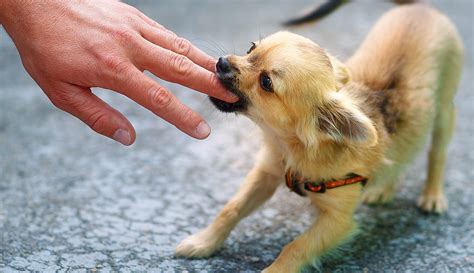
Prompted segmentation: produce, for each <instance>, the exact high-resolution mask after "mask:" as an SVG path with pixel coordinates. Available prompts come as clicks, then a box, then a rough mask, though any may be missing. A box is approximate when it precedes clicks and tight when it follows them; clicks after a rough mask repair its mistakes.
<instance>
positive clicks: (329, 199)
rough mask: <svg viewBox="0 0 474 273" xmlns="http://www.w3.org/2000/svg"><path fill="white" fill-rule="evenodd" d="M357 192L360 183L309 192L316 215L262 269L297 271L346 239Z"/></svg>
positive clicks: (351, 227) (351, 228) (352, 226)
mask: <svg viewBox="0 0 474 273" xmlns="http://www.w3.org/2000/svg"><path fill="white" fill-rule="evenodd" d="M360 194H361V186H360V185H350V186H344V187H340V188H336V189H330V190H328V191H327V192H326V193H314V194H310V196H309V197H310V198H311V201H312V203H313V204H314V205H315V206H316V207H317V208H318V209H319V215H318V218H317V219H316V221H315V222H314V223H313V224H312V225H311V227H310V228H309V229H308V230H306V231H305V232H304V233H303V234H302V235H300V236H299V237H298V238H296V239H295V240H294V241H292V242H291V243H289V244H288V245H286V246H285V247H284V248H283V250H282V251H281V253H280V255H279V256H278V258H277V259H276V260H275V261H274V262H273V263H272V264H271V265H270V266H269V267H268V268H266V269H265V270H264V271H263V272H265V273H270V272H272V273H273V272H275V273H276V272H288V273H293V272H300V271H301V270H302V269H304V268H305V267H306V266H309V265H311V264H313V265H315V266H317V264H318V263H317V262H318V260H319V258H320V257H321V256H322V255H324V254H325V253H327V252H328V251H330V250H333V249H335V248H336V247H337V246H339V245H340V244H342V243H343V242H344V241H345V240H347V239H348V238H350V237H351V236H352V235H353V234H354V232H355V227H356V224H355V222H354V220H353V219H352V218H353V217H352V215H353V213H354V210H355V208H356V207H357V204H358V202H359V198H360Z"/></svg>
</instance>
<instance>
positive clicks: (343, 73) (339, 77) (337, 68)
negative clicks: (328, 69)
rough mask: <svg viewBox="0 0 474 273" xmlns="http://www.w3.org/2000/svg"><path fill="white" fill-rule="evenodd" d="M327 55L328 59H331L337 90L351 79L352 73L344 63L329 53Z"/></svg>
mask: <svg viewBox="0 0 474 273" xmlns="http://www.w3.org/2000/svg"><path fill="white" fill-rule="evenodd" d="M328 56H329V60H330V61H331V65H332V70H333V72H334V76H335V78H336V88H337V90H339V89H341V88H342V87H343V86H344V85H346V84H347V83H349V82H350V81H351V80H352V75H351V72H350V70H349V68H348V67H347V66H346V65H345V64H343V63H342V62H340V61H339V60H338V59H337V58H336V57H334V56H331V55H329V54H328Z"/></svg>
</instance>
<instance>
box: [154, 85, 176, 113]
mask: <svg viewBox="0 0 474 273" xmlns="http://www.w3.org/2000/svg"><path fill="white" fill-rule="evenodd" d="M149 100H150V104H151V105H152V106H153V107H156V108H166V107H168V106H169V105H170V104H171V102H172V101H173V96H172V95H171V93H170V92H168V91H167V90H166V89H165V88H163V87H161V86H160V87H158V88H153V89H150V91H149Z"/></svg>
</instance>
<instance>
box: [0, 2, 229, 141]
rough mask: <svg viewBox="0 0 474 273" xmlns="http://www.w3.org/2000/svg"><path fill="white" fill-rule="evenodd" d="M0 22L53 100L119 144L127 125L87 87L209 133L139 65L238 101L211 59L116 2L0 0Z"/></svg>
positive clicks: (128, 135) (194, 132) (127, 136)
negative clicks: (217, 74)
mask: <svg viewBox="0 0 474 273" xmlns="http://www.w3.org/2000/svg"><path fill="white" fill-rule="evenodd" d="M0 23H1V24H2V25H3V26H4V27H5V29H6V31H7V32H8V34H9V35H10V36H11V38H12V39H13V41H14V43H15V45H16V47H17V48H18V51H19V53H20V56H21V60H22V62H23V65H24V66H25V68H26V70H27V71H28V73H29V74H30V75H31V77H32V78H33V79H34V80H35V81H36V82H37V83H38V85H39V86H40V87H41V88H42V89H43V91H44V92H45V93H46V95H47V96H48V97H49V99H50V100H51V101H52V103H53V104H54V105H55V106H57V107H58V108H60V109H62V110H64V111H66V112H69V113H71V114H72V115H74V116H76V117H77V118H79V119H81V120H82V121H83V122H85V123H86V124H87V125H89V126H90V127H91V128H92V129H93V130H94V131H96V132H98V133H99V134H102V135H105V136H107V137H110V138H113V139H115V140H116V141H118V142H120V143H122V144H124V145H130V144H132V143H133V142H134V141H135V130H134V128H133V126H132V125H131V123H130V122H129V121H128V120H127V118H126V117H125V116H123V115H122V114H121V113H120V112H118V111H117V110H115V109H114V108H112V107H111V106H109V105H108V104H107V103H105V102H104V101H102V100H101V99H100V98H98V97H97V96H95V95H94V94H93V93H92V92H91V89H90V88H92V87H102V88H106V89H110V90H114V91H116V92H118V93H120V94H123V95H125V96H127V97H129V98H130V99H132V100H134V101H135V102H137V103H139V104H141V105H142V106H144V107H145V108H147V109H149V110H150V111H152V112H153V113H155V114H156V115H158V116H160V117H161V118H163V119H164V120H166V121H168V122H169V123H171V124H174V125H175V126H176V127H177V128H178V129H180V130H181V131H183V132H185V133H186V134H188V135H190V136H192V137H195V138H199V139H202V138H206V137H207V136H208V135H209V133H210V128H209V126H208V124H207V123H206V122H205V121H204V120H203V118H202V117H201V116H200V115H199V114H197V113H195V112H194V111H193V110H191V109H190V108H188V107H187V106H186V105H184V104H182V103H181V102H180V101H179V100H177V99H176V97H175V96H174V95H173V94H172V93H170V92H169V91H168V90H167V89H166V88H164V87H163V86H161V85H159V84H158V83H156V82H155V81H153V80H152V79H150V78H149V77H147V76H146V75H145V74H144V73H143V71H144V70H147V71H150V72H151V73H153V74H154V75H156V76H157V77H159V78H161V79H163V80H166V81H170V82H174V83H179V84H182V85H184V86H187V87H189V88H192V89H194V90H197V91H200V92H202V93H205V94H208V95H210V96H213V97H216V98H219V99H222V100H226V101H229V102H234V101H236V100H237V97H235V96H234V95H233V94H232V93H230V92H229V91H227V90H225V89H224V88H223V87H222V86H221V85H220V83H219V82H218V80H217V78H216V77H215V75H214V67H215V60H214V59H213V58H211V57H210V56H208V55H206V54H205V53H204V52H202V51H201V50H199V49H198V48H196V47H195V46H193V45H192V44H191V43H189V42H188V41H187V40H185V39H183V38H180V37H178V36H176V35H175V34H174V33H172V32H171V31H169V30H167V29H166V28H164V27H163V26H161V25H160V24H158V23H156V22H155V21H153V20H151V19H150V18H148V17H147V16H145V15H144V14H143V13H141V12H140V11H138V10H137V9H135V8H133V7H131V6H129V5H127V4H124V3H121V2H118V1H112V0H108V1H79V0H77V1H17V0H0Z"/></svg>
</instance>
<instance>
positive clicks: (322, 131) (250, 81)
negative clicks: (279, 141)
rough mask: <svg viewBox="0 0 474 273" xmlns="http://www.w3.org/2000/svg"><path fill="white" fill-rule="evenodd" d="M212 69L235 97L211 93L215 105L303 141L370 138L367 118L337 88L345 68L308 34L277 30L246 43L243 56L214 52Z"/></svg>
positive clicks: (373, 138) (347, 78)
mask: <svg viewBox="0 0 474 273" xmlns="http://www.w3.org/2000/svg"><path fill="white" fill-rule="evenodd" d="M216 70H217V72H216V73H217V77H218V78H219V80H220V81H221V82H222V84H223V85H224V86H225V87H227V88H228V89H229V90H231V91H232V92H234V93H235V94H236V95H237V96H239V97H240V100H239V101H238V102H236V103H227V102H223V101H221V100H218V99H215V98H211V101H212V102H213V104H214V105H215V106H216V107H217V108H218V109H219V110H221V111H224V112H237V113H242V114H244V115H246V116H248V117H249V118H250V119H252V120H253V121H254V122H256V123H257V124H259V125H260V126H262V127H265V129H267V130H268V129H269V130H271V131H272V132H274V133H275V134H277V135H278V136H279V137H292V136H295V137H297V138H298V139H300V141H301V142H303V143H304V144H305V145H314V144H317V143H318V142H319V141H322V140H333V141H338V142H348V141H351V142H357V143H359V144H361V143H368V144H374V142H376V138H377V136H376V132H375V128H374V126H373V125H372V123H371V121H370V119H369V118H368V117H367V116H366V115H364V114H363V112H362V111H360V109H358V107H356V106H355V104H354V103H351V101H350V100H349V99H347V98H345V97H344V96H343V95H341V93H340V92H338V91H339V90H340V89H341V88H343V87H344V86H345V85H346V84H347V83H348V82H349V81H350V73H349V70H348V69H347V68H346V67H345V66H344V65H343V64H342V63H341V62H339V61H338V60H337V59H335V58H333V57H332V56H330V55H328V54H327V53H326V52H325V51H324V50H323V49H322V48H321V47H319V46H318V45H317V44H315V43H313V42H312V41H311V40H309V39H306V38H304V37H302V36H299V35H296V34H292V33H289V32H278V33H276V34H273V35H271V36H269V37H267V38H265V39H263V40H261V41H260V42H256V43H252V46H251V48H250V49H249V51H248V52H247V55H245V56H235V55H230V56H225V57H222V58H220V59H219V61H218V63H217V65H216Z"/></svg>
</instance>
